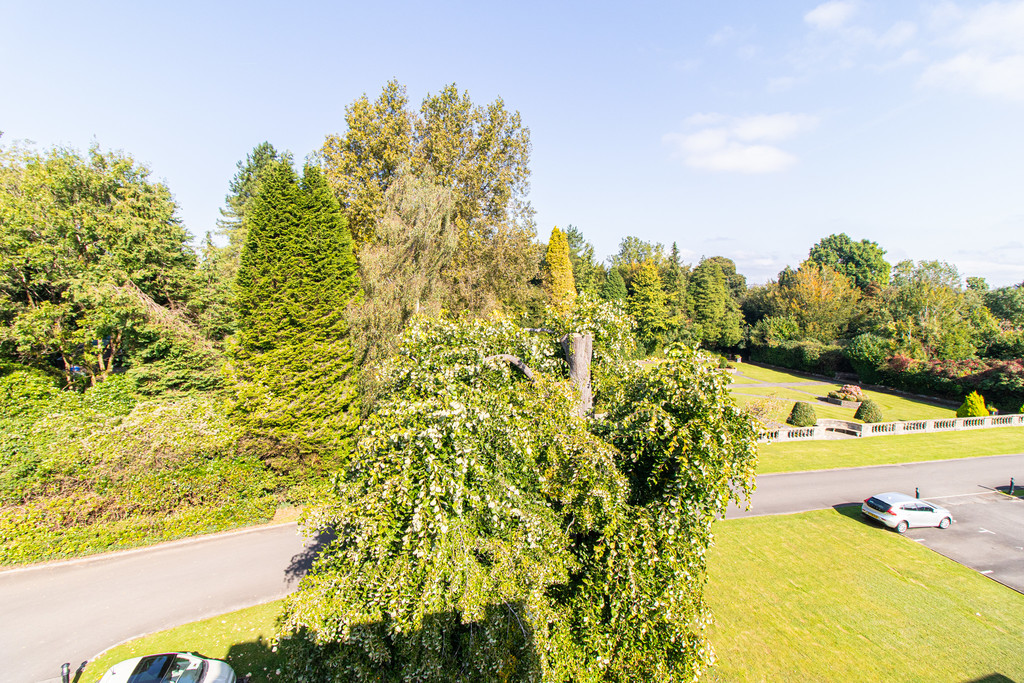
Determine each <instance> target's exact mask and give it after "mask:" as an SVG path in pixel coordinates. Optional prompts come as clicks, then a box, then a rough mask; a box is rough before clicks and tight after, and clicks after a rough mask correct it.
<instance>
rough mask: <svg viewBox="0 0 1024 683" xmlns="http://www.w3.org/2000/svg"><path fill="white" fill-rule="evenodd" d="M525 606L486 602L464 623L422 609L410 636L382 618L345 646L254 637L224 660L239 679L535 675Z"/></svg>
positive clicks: (357, 629) (360, 628) (356, 631)
mask: <svg viewBox="0 0 1024 683" xmlns="http://www.w3.org/2000/svg"><path fill="white" fill-rule="evenodd" d="M524 609H525V608H524V605H523V604H522V603H518V602H516V603H502V604H499V605H490V606H488V607H486V608H485V610H484V614H483V617H482V618H481V619H480V620H479V621H474V622H470V623H463V621H462V618H461V615H460V613H458V612H455V611H449V612H441V613H437V614H429V615H427V616H425V617H424V618H423V624H422V627H421V628H420V629H418V630H416V631H413V632H410V633H396V632H395V631H394V629H393V625H389V624H385V623H383V622H372V623H367V624H358V625H355V626H353V627H352V628H351V631H350V633H349V637H348V640H347V642H346V643H345V644H341V643H328V644H324V645H317V644H315V643H314V642H313V639H312V638H311V637H303V636H302V635H299V636H293V637H290V638H283V639H281V640H280V641H278V642H276V643H272V642H268V641H265V640H263V639H262V638H257V639H256V640H255V641H249V642H244V643H237V644H234V645H232V646H231V648H230V649H229V650H228V654H227V656H226V658H225V659H226V660H227V661H228V663H230V664H231V667H232V668H233V669H234V670H235V674H236V675H237V676H238V680H239V682H240V683H264V681H266V682H268V683H269V682H271V681H289V680H299V679H301V680H318V681H320V680H323V681H327V680H350V679H353V680H354V679H355V678H356V676H355V675H354V674H356V673H357V672H360V673H362V674H364V676H367V677H368V678H369V677H372V678H373V679H374V680H383V681H396V680H406V677H407V676H409V675H410V674H411V673H415V672H416V671H418V670H423V669H424V667H427V668H432V667H434V666H435V665H436V666H437V670H440V671H443V672H447V673H449V674H453V675H456V676H457V677H458V678H459V679H460V680H462V679H465V680H481V681H482V680H505V681H526V680H534V679H536V676H537V673H538V672H539V671H540V656H539V653H538V652H537V647H536V642H535V638H534V635H533V631H532V629H531V628H530V625H529V623H528V622H527V621H525V620H524V619H523V618H521V616H520V615H522V614H523V612H524Z"/></svg>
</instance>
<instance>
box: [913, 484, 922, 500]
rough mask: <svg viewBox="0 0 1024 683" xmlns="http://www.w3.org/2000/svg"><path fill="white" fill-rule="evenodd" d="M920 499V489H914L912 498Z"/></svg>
mask: <svg viewBox="0 0 1024 683" xmlns="http://www.w3.org/2000/svg"><path fill="white" fill-rule="evenodd" d="M920 497H921V489H919V488H917V487H914V498H920Z"/></svg>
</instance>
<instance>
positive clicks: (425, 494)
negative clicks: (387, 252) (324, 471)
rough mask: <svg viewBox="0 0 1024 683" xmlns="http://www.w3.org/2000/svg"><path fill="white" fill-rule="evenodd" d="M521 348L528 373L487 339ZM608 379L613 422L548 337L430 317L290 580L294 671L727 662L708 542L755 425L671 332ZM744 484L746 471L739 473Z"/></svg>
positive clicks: (399, 358)
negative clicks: (719, 640) (671, 343)
mask: <svg viewBox="0 0 1024 683" xmlns="http://www.w3.org/2000/svg"><path fill="white" fill-rule="evenodd" d="M499 353H508V354H512V355H516V356H517V357H519V358H520V359H522V360H523V361H524V362H526V363H527V365H529V366H530V367H531V368H532V369H533V371H534V372H535V373H537V375H536V380H535V381H534V382H529V381H527V380H526V379H525V378H524V377H523V376H522V375H520V374H519V373H518V372H517V371H515V370H512V369H510V367H509V365H508V364H506V363H504V362H501V361H498V360H496V359H493V360H489V357H491V356H493V355H495V354H499ZM668 356H669V357H668V359H667V361H666V362H665V363H662V364H660V365H659V366H658V367H656V368H654V369H653V370H651V371H650V372H644V371H639V370H637V371H633V372H630V373H629V374H628V375H627V377H624V378H622V381H620V382H618V383H616V385H615V387H614V389H613V390H612V393H611V395H610V396H609V397H608V400H607V405H608V416H607V417H606V418H605V420H604V421H603V422H602V423H601V429H600V431H601V434H600V436H598V435H595V434H592V433H591V432H590V430H589V429H588V423H587V422H586V421H584V420H582V419H580V418H578V417H577V416H576V414H575V404H574V399H573V396H572V391H571V389H570V388H569V387H568V386H567V385H566V384H565V383H563V382H561V381H558V379H557V378H558V377H559V376H560V375H561V372H562V368H561V364H562V363H561V360H560V359H559V358H558V355H557V353H556V352H555V350H554V345H553V344H552V343H551V340H549V339H544V338H542V337H539V336H538V335H537V334H535V333H530V332H527V331H525V330H522V329H520V328H518V327H516V326H514V325H512V324H511V323H509V322H508V321H507V319H501V318H496V319H492V320H491V321H486V322H485V321H480V320H476V321H472V320H463V321H450V320H447V321H446V320H417V321H415V322H414V323H413V325H411V326H410V328H409V329H408V330H407V332H406V334H405V336H404V340H403V346H402V350H401V352H400V353H398V354H396V355H394V356H392V358H391V360H390V362H389V363H388V364H387V366H386V368H385V370H386V371H385V373H384V377H385V380H386V382H387V385H388V388H389V391H388V392H387V393H386V398H384V399H383V400H381V401H380V402H379V403H378V405H377V410H376V411H375V413H374V414H373V415H372V416H371V417H370V418H369V419H368V420H367V421H366V422H365V423H364V425H363V427H362V429H361V432H360V440H359V457H357V458H354V459H353V460H352V461H351V463H350V465H349V467H348V469H347V470H346V472H345V474H344V476H343V477H340V478H339V480H338V482H337V488H336V490H335V491H334V493H333V495H331V496H330V498H329V499H328V500H325V501H323V504H322V505H320V506H318V507H317V508H315V509H313V510H312V511H311V513H310V516H309V522H310V524H311V525H312V526H314V527H315V528H324V527H332V528H335V529H336V530H337V538H338V540H337V541H335V542H334V543H333V544H332V546H331V547H330V548H328V549H327V551H326V552H325V553H323V554H322V555H321V556H320V558H319V559H318V560H317V562H316V564H315V566H314V569H313V571H312V572H311V573H310V574H309V575H308V576H307V577H306V578H304V579H303V581H302V583H301V585H300V589H299V591H298V592H297V593H296V594H295V595H294V596H293V597H292V598H291V600H290V603H289V610H288V619H287V624H288V627H289V628H290V629H292V630H293V631H295V632H296V636H295V637H294V638H292V640H291V641H290V642H291V644H290V645H289V651H291V652H292V653H293V655H292V656H293V657H294V661H293V664H294V669H295V671H296V672H297V674H298V675H300V676H304V677H306V678H312V679H322V678H344V679H345V680H353V681H364V680H366V681H369V680H373V681H399V680H411V679H413V678H415V679H418V680H438V681H440V680H444V681H490V680H550V681H580V682H584V681H599V680H682V679H685V678H689V677H692V676H694V675H696V674H698V673H700V672H701V671H703V670H704V668H705V667H706V666H707V664H708V663H709V661H710V657H711V655H710V647H709V645H708V644H707V642H706V640H705V637H704V635H703V629H704V624H706V623H708V620H709V615H708V614H707V610H706V608H705V606H704V604H703V600H702V597H701V596H702V585H703V576H704V569H705V562H704V549H705V548H706V546H707V544H708V543H709V542H710V531H709V528H710V524H711V522H712V521H713V519H714V517H715V515H716V514H721V513H722V512H724V509H725V505H726V504H727V503H728V501H729V500H730V498H736V497H738V496H739V495H741V494H747V493H749V489H750V485H751V483H752V481H753V473H754V461H755V458H754V453H755V449H756V446H755V439H756V436H757V434H756V430H755V429H754V426H753V424H752V423H751V422H750V421H749V420H748V419H747V418H745V417H744V416H743V414H742V413H741V412H740V411H739V410H738V409H736V408H735V406H734V405H733V404H732V403H731V401H730V400H729V398H728V392H727V387H726V382H725V380H724V378H723V377H722V376H721V373H720V372H718V371H717V369H715V367H714V361H713V359H711V358H709V357H705V356H700V355H695V354H694V353H693V352H691V351H687V350H684V349H673V350H671V351H670V352H669V353H668ZM733 486H735V487H736V488H735V490H734V489H733Z"/></svg>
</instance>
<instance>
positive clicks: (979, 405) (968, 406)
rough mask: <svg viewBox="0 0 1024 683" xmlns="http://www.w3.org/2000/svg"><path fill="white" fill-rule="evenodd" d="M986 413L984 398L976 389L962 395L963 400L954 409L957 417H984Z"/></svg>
mask: <svg viewBox="0 0 1024 683" xmlns="http://www.w3.org/2000/svg"><path fill="white" fill-rule="evenodd" d="M986 415H988V408H986V407H985V398H984V397H983V396H982V395H981V394H979V393H978V392H977V391H972V392H971V393H969V394H967V396H966V397H964V402H963V403H961V404H960V407H959V408H957V409H956V416H957V417H985V416H986Z"/></svg>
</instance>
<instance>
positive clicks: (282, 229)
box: [231, 163, 359, 470]
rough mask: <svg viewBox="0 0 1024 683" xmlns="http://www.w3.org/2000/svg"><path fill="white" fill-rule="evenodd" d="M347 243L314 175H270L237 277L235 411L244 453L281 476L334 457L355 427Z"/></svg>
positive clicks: (286, 170) (352, 281)
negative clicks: (269, 465) (271, 466)
mask: <svg viewBox="0 0 1024 683" xmlns="http://www.w3.org/2000/svg"><path fill="white" fill-rule="evenodd" d="M358 287H359V280H358V275H357V273H356V261H355V256H354V254H353V251H352V238H351V236H350V235H349V233H348V229H347V227H346V225H345V220H344V218H343V217H342V216H341V213H340V211H339V209H338V204H337V202H336V201H335V200H334V197H333V196H332V195H331V192H330V190H329V189H328V187H327V184H326V182H325V181H324V179H323V176H322V175H321V174H320V172H319V171H318V170H317V169H316V168H314V167H311V166H307V167H306V169H305V173H304V175H303V178H302V181H301V183H300V181H299V179H298V178H297V177H296V175H295V172H294V171H293V170H292V168H291V166H289V165H288V164H285V163H280V164H278V165H277V166H276V167H274V168H272V169H270V170H268V171H267V172H266V174H265V176H264V179H263V182H262V183H261V186H260V189H259V192H258V194H257V196H256V200H255V202H254V204H253V207H252V210H251V213H250V216H249V219H248V234H247V237H246V242H245V248H244V250H243V252H242V263H241V267H240V269H239V273H238V297H237V298H238V307H239V310H238V321H239V332H238V346H237V348H236V349H235V350H234V360H235V362H234V364H233V367H232V368H231V371H232V373H233V378H232V379H233V382H234V389H235V403H234V414H235V416H236V418H237V419H238V420H239V422H240V424H241V425H243V426H244V429H245V435H244V439H245V443H246V445H247V448H248V449H249V450H250V451H251V452H253V453H256V454H258V455H260V456H261V457H264V458H268V459H270V461H271V462H272V463H273V464H274V466H275V467H278V468H280V469H283V470H289V469H292V468H293V467H295V466H296V464H297V463H298V462H302V461H313V460H316V459H318V458H321V457H325V458H327V459H328V460H329V459H332V458H335V457H338V456H340V455H342V453H343V451H344V450H345V448H346V447H347V446H346V442H347V439H348V438H350V437H351V434H352V432H353V430H354V428H355V425H356V423H357V421H358V404H357V398H356V395H355V387H356V378H355V375H354V372H353V368H352V351H351V346H350V343H349V339H348V327H347V321H346V319H345V315H344V312H345V307H346V305H347V304H348V302H349V301H350V300H351V299H352V297H353V296H355V295H356V294H357V293H358Z"/></svg>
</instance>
